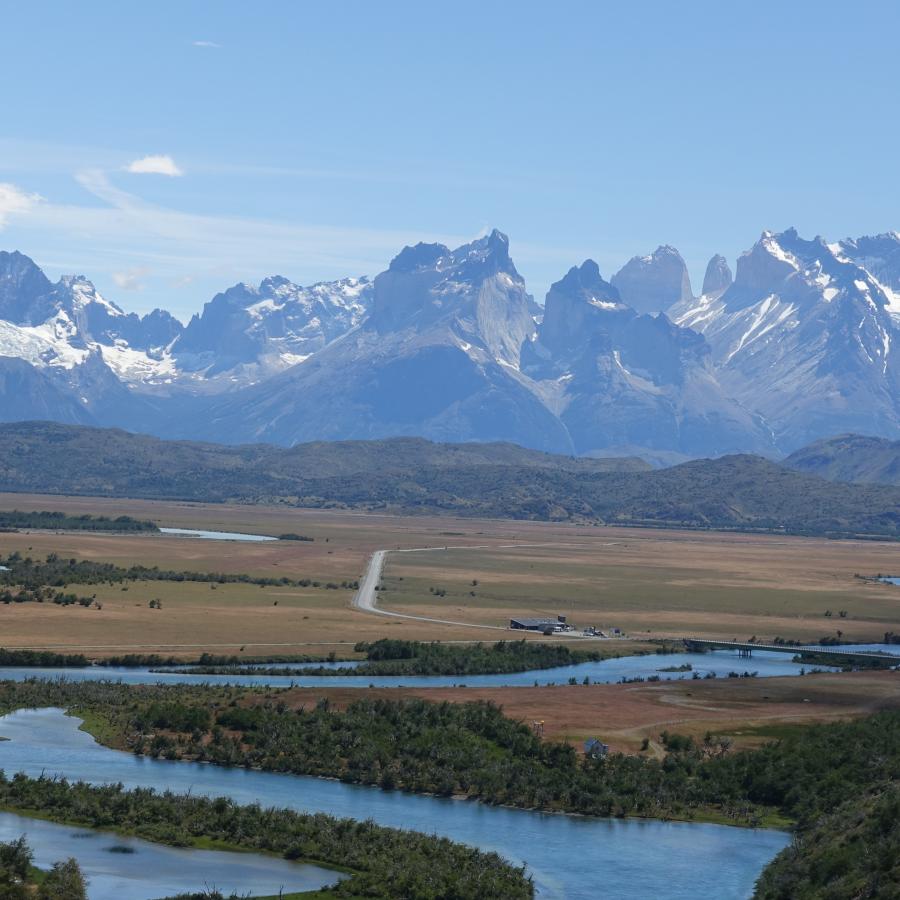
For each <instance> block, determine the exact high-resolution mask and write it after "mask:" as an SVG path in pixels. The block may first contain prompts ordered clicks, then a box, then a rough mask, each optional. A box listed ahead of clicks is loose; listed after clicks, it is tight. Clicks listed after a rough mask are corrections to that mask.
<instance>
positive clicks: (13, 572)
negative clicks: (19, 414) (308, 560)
mask: <svg viewBox="0 0 900 900" xmlns="http://www.w3.org/2000/svg"><path fill="white" fill-rule="evenodd" d="M0 566H2V567H3V568H0V585H9V586H19V587H23V588H25V589H27V590H31V591H34V590H39V589H41V588H44V587H65V586H66V585H69V584H119V583H122V582H128V581H176V582H178V581H197V582H202V583H210V584H255V585H259V586H261V587H314V588H326V589H328V590H355V589H356V588H358V587H359V583H358V582H356V581H352V582H351V581H342V582H340V583H338V582H331V581H329V582H321V581H312V580H310V579H308V578H300V579H295V578H287V577H283V576H282V577H279V578H268V577H263V576H257V575H247V574H244V573H235V572H191V571H187V570H185V571H179V570H175V569H160V568H159V567H157V566H141V565H134V566H129V567H128V568H127V569H126V568H123V567H121V566H116V565H114V564H113V563H105V562H96V561H95V560H87V559H72V558H70V559H65V558H63V557H61V556H60V555H59V554H57V553H50V554H48V556H47V557H46V559H44V560H36V559H32V558H31V557H30V556H23V555H22V554H21V553H19V552H18V551H14V552H13V553H10V554H9V556H7V557H6V558H5V559H3V558H0Z"/></svg>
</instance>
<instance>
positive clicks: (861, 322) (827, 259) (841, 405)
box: [677, 229, 900, 450]
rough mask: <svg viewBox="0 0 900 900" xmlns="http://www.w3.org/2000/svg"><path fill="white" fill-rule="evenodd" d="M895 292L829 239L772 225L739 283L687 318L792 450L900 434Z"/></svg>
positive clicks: (720, 368) (744, 260) (737, 392)
mask: <svg viewBox="0 0 900 900" xmlns="http://www.w3.org/2000/svg"><path fill="white" fill-rule="evenodd" d="M888 307H889V297H888V295H887V294H886V292H885V290H884V289H883V287H882V286H881V285H880V284H879V282H878V280H877V279H875V278H874V277H873V276H872V275H871V274H870V273H869V272H867V271H866V270H865V269H863V268H862V267H860V266H859V265H857V264H856V263H854V262H853V261H852V260H850V259H848V258H847V257H845V256H844V255H843V254H841V253H840V252H838V251H837V250H836V248H835V247H834V246H831V245H828V244H827V243H825V242H824V241H823V240H822V239H821V238H816V239H815V240H812V241H808V240H803V239H802V238H801V237H800V236H799V235H798V234H797V232H796V231H795V230H793V229H790V230H788V231H785V232H782V233H781V234H773V233H771V232H765V233H763V235H762V237H761V238H760V239H759V241H758V242H757V243H756V244H755V245H754V247H753V248H752V249H751V250H750V251H748V252H747V253H745V254H743V255H742V256H741V258H740V259H739V260H738V266H737V276H736V278H735V281H734V283H733V284H732V285H731V287H729V288H728V289H727V290H726V291H725V292H724V293H722V294H721V295H719V296H718V297H715V296H709V297H701V298H699V300H698V301H697V302H696V303H695V304H693V305H692V306H691V308H690V309H688V310H687V311H682V312H681V314H680V315H679V316H678V318H677V321H678V322H679V324H681V325H684V326H686V327H689V328H693V329H695V330H697V331H700V332H701V333H702V334H703V335H704V336H705V337H706V339H707V340H708V341H709V343H710V346H711V347H712V350H713V359H714V362H715V365H716V370H717V373H718V376H719V380H720V381H721V383H722V384H723V386H724V387H725V389H726V390H727V391H728V392H729V393H731V394H732V395H733V396H735V397H736V398H737V399H738V400H740V401H741V403H742V404H743V405H744V406H746V407H747V408H749V409H752V410H754V411H756V412H758V413H759V414H761V415H762V416H764V417H765V419H766V420H767V422H768V423H769V425H770V426H771V427H772V429H773V432H774V434H775V438H776V441H777V443H778V445H779V447H781V448H782V449H784V450H793V449H795V448H796V447H798V446H801V445H803V444H805V443H809V442H810V441H812V440H814V439H816V438H817V437H821V436H823V435H829V434H835V433H840V432H845V431H862V432H869V433H881V434H886V435H889V436H892V435H895V434H898V433H900V415H898V397H900V383H898V375H900V366H898V360H897V355H896V353H895V352H894V346H895V334H894V326H893V323H892V319H891V316H890V312H889V309H888Z"/></svg>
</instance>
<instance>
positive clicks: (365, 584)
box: [352, 547, 506, 631]
mask: <svg viewBox="0 0 900 900" xmlns="http://www.w3.org/2000/svg"><path fill="white" fill-rule="evenodd" d="M447 549H450V548H447V547H415V548H413V549H411V550H376V551H375V552H374V553H373V554H372V558H371V559H370V560H369V567H368V568H367V569H366V574H365V575H363V578H362V581H360V583H359V590H358V591H357V592H356V593H355V594H354V595H353V601H352V603H353V606H354V607H355V608H356V609H360V610H362V611H363V612H368V613H374V614H375V615H377V616H394V617H395V618H397V619H415V620H417V621H419V622H435V623H437V624H438V625H464V626H465V627H467V628H488V629H490V630H491V631H506V629H505V628H503V627H501V626H499V625H475V624H473V623H472V622H452V621H450V620H449V619H431V618H428V617H427V616H412V615H409V614H407V613H398V612H391V611H390V610H387V609H379V608H378V606H377V605H376V604H377V602H378V591H377V588H378V585H379V584H380V583H381V573H382V572H383V571H384V561H385V559H386V558H387V555H388V553H423V552H425V551H427V550H447ZM457 549H460V550H477V549H479V548H477V547H459V548H457Z"/></svg>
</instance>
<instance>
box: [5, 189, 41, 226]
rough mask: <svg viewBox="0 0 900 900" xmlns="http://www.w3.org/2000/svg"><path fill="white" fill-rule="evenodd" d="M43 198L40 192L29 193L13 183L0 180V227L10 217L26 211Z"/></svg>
mask: <svg viewBox="0 0 900 900" xmlns="http://www.w3.org/2000/svg"><path fill="white" fill-rule="evenodd" d="M43 199H44V198H43V197H41V196H40V194H30V193H28V192H27V191H23V190H22V189H21V188H20V187H16V185H14V184H10V183H9V182H6V181H0V228H3V226H4V225H6V223H7V222H8V221H9V219H10V217H12V216H14V215H16V214H17V213H25V212H28V211H29V210H30V209H32V208H33V207H34V206H35V205H36V204H38V203H40V202H41V201H42V200H43Z"/></svg>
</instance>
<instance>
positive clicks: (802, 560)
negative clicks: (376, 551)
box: [381, 528, 900, 642]
mask: <svg viewBox="0 0 900 900" xmlns="http://www.w3.org/2000/svg"><path fill="white" fill-rule="evenodd" d="M895 570H900V547H898V546H897V545H896V544H893V543H880V542H879V543H876V542H869V541H831V540H825V539H808V538H785V537H776V536H762V535H737V534H721V533H696V532H694V533H692V532H674V531H650V530H646V531H645V530H638V529H631V530H629V529H612V528H609V529H599V530H593V531H591V532H590V533H588V534H583V533H582V534H576V535H575V536H574V538H571V537H567V538H564V539H557V540H555V541H551V542H548V546H531V547H521V548H506V549H493V550H490V549H481V550H471V551H470V550H455V551H453V552H428V553H415V554H412V553H410V554H397V555H394V556H390V557H389V558H388V565H387V567H386V570H385V577H384V578H383V583H384V590H383V592H382V595H381V596H382V601H381V605H382V606H384V607H385V608H392V609H397V610H402V611H403V612H412V613H415V614H418V615H424V616H431V617H444V618H454V619H460V618H462V619H464V620H465V621H472V622H481V623H499V622H504V621H507V620H508V618H509V617H510V615H515V614H518V615H556V614H564V615H567V616H568V617H569V619H570V620H571V621H574V622H575V623H577V624H579V625H596V626H599V627H601V628H608V627H619V628H623V629H625V630H626V631H627V632H629V633H631V634H633V635H644V636H653V637H663V636H676V637H681V636H685V635H698V636H700V635H703V636H709V637H716V638H725V639H730V638H734V637H738V638H740V639H746V638H749V637H750V636H752V635H756V636H758V637H759V638H764V637H765V638H773V637H775V636H777V635H780V636H782V637H784V638H793V639H799V640H817V639H818V638H820V637H823V636H826V635H831V636H835V635H836V633H837V631H838V630H840V631H841V632H842V633H843V639H844V640H856V641H866V642H868V641H877V640H881V639H882V636H883V634H884V632H885V631H897V630H900V589H897V588H896V587H894V586H892V585H885V584H879V583H873V582H871V581H865V580H863V579H860V578H858V577H856V576H857V574H867V575H871V574H874V573H878V572H885V573H886V572H892V571H895ZM473 582H477V584H473ZM432 589H434V592H433V591H432ZM435 592H446V594H445V595H437V594H436V593H435ZM827 611H830V612H831V613H832V615H831V616H826V612H827ZM841 611H843V612H844V613H845V614H846V616H845V617H841V615H840V613H841Z"/></svg>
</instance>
